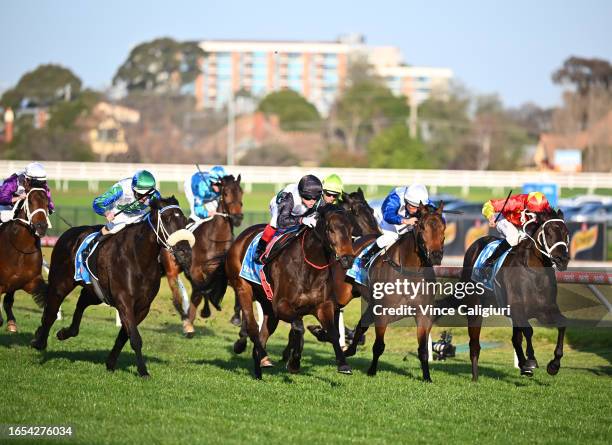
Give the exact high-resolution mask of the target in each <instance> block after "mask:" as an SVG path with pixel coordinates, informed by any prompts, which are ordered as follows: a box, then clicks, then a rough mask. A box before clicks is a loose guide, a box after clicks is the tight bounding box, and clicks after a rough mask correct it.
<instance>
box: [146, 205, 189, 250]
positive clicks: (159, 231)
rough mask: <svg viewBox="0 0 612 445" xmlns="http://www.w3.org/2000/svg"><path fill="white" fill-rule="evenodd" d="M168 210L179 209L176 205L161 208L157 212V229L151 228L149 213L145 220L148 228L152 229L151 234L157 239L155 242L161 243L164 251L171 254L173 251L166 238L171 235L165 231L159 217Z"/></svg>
mask: <svg viewBox="0 0 612 445" xmlns="http://www.w3.org/2000/svg"><path fill="white" fill-rule="evenodd" d="M170 209H179V210H180V209H181V208H180V207H179V206H178V205H169V206H166V207H162V208H161V209H160V210H159V211H158V212H157V227H153V223H152V222H151V213H150V212H149V213H147V217H146V220H147V222H148V223H149V226H150V227H151V229H153V233H155V237H156V238H157V242H158V243H161V244H162V245H163V246H164V247H165V248H166V250H168V251H170V252H172V251H173V250H174V249H173V248H172V246H170V245H169V244H168V238H170V236H171V235H172V234H171V233H169V232H168V230H167V229H166V226H164V223H163V221H162V219H161V215H162V213H164V212H165V211H166V210H170ZM160 234H161V236H160Z"/></svg>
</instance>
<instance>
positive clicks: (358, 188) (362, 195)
mask: <svg viewBox="0 0 612 445" xmlns="http://www.w3.org/2000/svg"><path fill="white" fill-rule="evenodd" d="M357 193H359V194H360V195H361V197H362V198H363V199H365V195H364V194H363V190H361V187H357Z"/></svg>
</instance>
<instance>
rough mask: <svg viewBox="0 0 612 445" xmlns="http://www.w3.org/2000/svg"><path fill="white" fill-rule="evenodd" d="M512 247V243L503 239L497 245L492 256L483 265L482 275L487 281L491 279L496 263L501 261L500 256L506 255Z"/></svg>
mask: <svg viewBox="0 0 612 445" xmlns="http://www.w3.org/2000/svg"><path fill="white" fill-rule="evenodd" d="M511 247H512V246H511V245H510V243H509V242H508V241H506V240H505V239H503V240H502V241H501V242H500V243H499V244H498V245H497V247H496V248H495V250H494V251H493V253H492V254H491V256H490V257H489V258H487V259H486V260H485V262H484V263H483V265H482V275H483V276H484V278H485V279H487V280H488V279H489V278H490V277H491V274H492V273H493V266H494V265H495V262H496V261H497V260H498V259H499V257H500V256H502V255H503V254H504V252H505V251H506V250H508V249H510V248H511Z"/></svg>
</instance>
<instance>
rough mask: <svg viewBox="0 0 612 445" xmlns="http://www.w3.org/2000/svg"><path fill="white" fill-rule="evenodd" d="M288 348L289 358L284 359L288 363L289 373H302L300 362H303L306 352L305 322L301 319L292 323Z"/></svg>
mask: <svg viewBox="0 0 612 445" xmlns="http://www.w3.org/2000/svg"><path fill="white" fill-rule="evenodd" d="M287 348H289V349H290V351H289V353H288V355H287V358H286V359H284V360H286V362H287V371H289V372H290V373H292V374H297V373H298V372H300V361H301V360H302V351H303V350H304V320H302V319H301V318H300V319H297V320H294V321H293V323H291V330H290V331H289V344H288V345H287ZM283 356H284V353H283Z"/></svg>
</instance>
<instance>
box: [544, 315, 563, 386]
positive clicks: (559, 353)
mask: <svg viewBox="0 0 612 445" xmlns="http://www.w3.org/2000/svg"><path fill="white" fill-rule="evenodd" d="M555 319H556V323H555V324H556V325H557V331H558V334H557V346H556V347H555V357H554V358H553V359H552V360H551V361H550V362H548V365H547V366H546V372H548V373H549V374H550V375H557V373H558V372H559V369H560V368H561V357H563V339H564V337H565V326H566V323H567V320H566V318H565V317H564V316H563V315H562V314H561V313H560V312H559V313H557V314H556V315H555Z"/></svg>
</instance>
